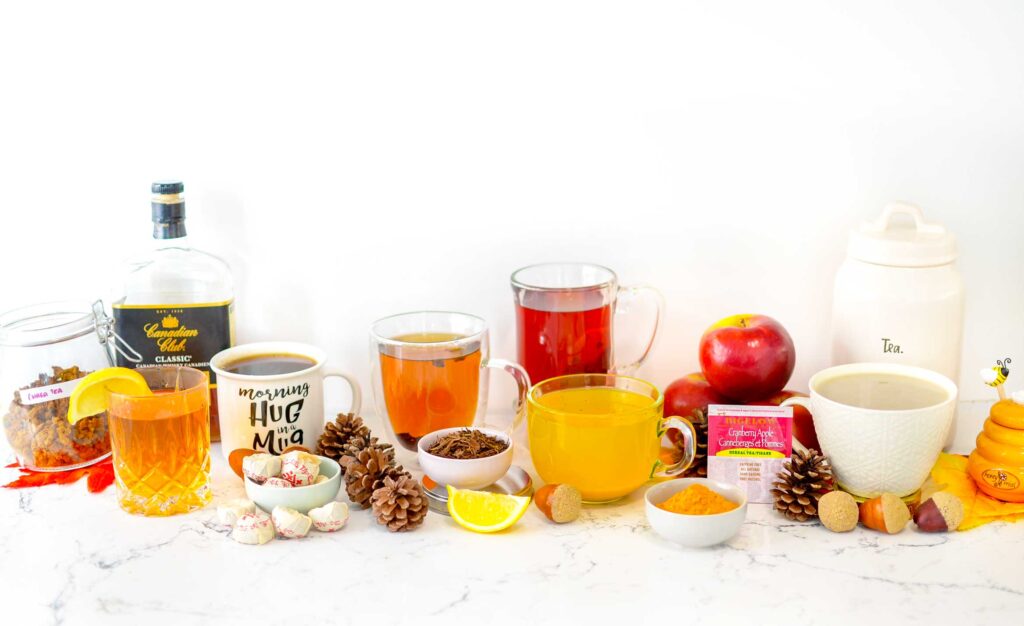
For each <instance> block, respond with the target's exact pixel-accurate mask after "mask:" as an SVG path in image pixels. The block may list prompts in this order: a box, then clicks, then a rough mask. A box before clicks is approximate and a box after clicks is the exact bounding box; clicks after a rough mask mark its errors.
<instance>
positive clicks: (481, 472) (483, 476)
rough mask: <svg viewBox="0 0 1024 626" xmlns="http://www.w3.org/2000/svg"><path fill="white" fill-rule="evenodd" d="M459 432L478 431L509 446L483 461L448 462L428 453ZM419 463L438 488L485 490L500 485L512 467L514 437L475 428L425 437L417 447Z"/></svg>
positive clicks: (437, 433) (440, 431) (489, 429)
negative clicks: (437, 444) (439, 441)
mask: <svg viewBox="0 0 1024 626" xmlns="http://www.w3.org/2000/svg"><path fill="white" fill-rule="evenodd" d="M460 430H477V431H480V432H482V433H484V434H485V435H490V436H491V437H494V438H496V439H501V440H502V441H504V442H505V443H507V444H508V447H507V448H505V449H504V450H503V451H501V452H499V453H498V454H495V455H493V456H488V457H484V458H482V459H446V458H444V457H440V456H436V455H433V454H430V453H429V452H427V450H428V449H429V448H430V446H432V445H434V443H436V442H437V440H438V439H440V438H441V437H444V436H445V435H447V434H448V433H454V432H457V431H460ZM416 447H417V451H416V454H417V460H419V462H420V469H422V470H423V473H424V474H426V475H427V476H429V477H430V480H432V481H434V482H435V483H437V484H439V485H451V486H452V487H455V488H456V489H483V488H484V487H489V486H490V485H493V484H494V483H496V482H498V479H500V478H501V477H502V476H504V475H505V474H507V473H508V470H509V468H510V467H512V437H511V436H510V435H509V434H508V433H506V432H503V431H500V430H495V429H493V428H475V427H473V426H470V427H464V426H460V427H457V428H442V429H441V430H435V431H434V432H432V433H430V434H428V435H424V436H423V437H421V438H420V440H419V443H418V444H417V446H416Z"/></svg>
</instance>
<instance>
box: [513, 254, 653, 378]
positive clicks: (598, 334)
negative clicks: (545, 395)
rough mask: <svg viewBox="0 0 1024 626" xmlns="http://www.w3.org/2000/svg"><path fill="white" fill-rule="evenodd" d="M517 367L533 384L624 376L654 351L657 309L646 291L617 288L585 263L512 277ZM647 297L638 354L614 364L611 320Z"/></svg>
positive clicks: (603, 271)
mask: <svg viewBox="0 0 1024 626" xmlns="http://www.w3.org/2000/svg"><path fill="white" fill-rule="evenodd" d="M512 291H513V293H514V295H515V305H516V338H517V342H518V347H519V362H520V363H521V364H522V365H523V367H525V368H526V371H527V372H529V373H530V379H531V380H534V381H541V380H547V379H548V378H554V377H555V376H564V375H566V374H584V373H590V374H608V373H611V372H615V373H619V374H630V373H632V372H634V371H636V369H637V368H638V367H640V365H641V364H642V363H643V362H644V360H645V359H646V358H647V355H648V354H649V353H650V351H651V347H652V346H653V345H654V338H655V336H656V335H657V333H658V323H659V320H660V319H661V313H662V309H663V305H662V298H661V294H660V293H659V292H658V291H657V290H656V289H654V288H652V287H622V286H620V285H619V283H618V278H617V277H616V276H615V272H613V271H611V270H610V269H608V268H606V267H601V266H600V265H592V264H589V263H542V264H540V265H530V266H528V267H524V268H522V269H520V270H517V271H516V272H514V273H513V274H512ZM640 296H647V297H650V298H652V299H653V300H654V301H655V304H656V306H657V314H656V315H655V317H654V324H653V326H652V328H651V330H650V336H649V338H648V340H647V341H646V343H645V347H644V348H643V352H642V353H641V354H640V357H639V358H638V359H636V360H635V361H632V362H628V363H621V364H620V363H616V361H615V358H614V342H613V337H612V331H613V325H614V319H613V318H615V317H616V316H619V315H621V314H623V313H625V312H626V310H627V308H628V307H627V306H625V303H627V302H630V301H633V300H635V299H636V298H637V297H640Z"/></svg>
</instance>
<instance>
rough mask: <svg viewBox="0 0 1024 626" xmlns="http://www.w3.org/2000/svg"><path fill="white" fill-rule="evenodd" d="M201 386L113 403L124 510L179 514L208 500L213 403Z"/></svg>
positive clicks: (116, 465)
mask: <svg viewBox="0 0 1024 626" xmlns="http://www.w3.org/2000/svg"><path fill="white" fill-rule="evenodd" d="M197 391H198V390H197ZM202 391H203V393H192V392H191V391H190V392H186V393H185V394H174V393H171V392H170V391H163V392H162V391H154V395H153V396H152V397H149V398H132V399H129V400H125V401H122V402H116V401H115V402H114V403H113V406H112V407H111V410H110V412H109V413H108V418H109V422H110V439H111V445H112V448H113V461H114V472H115V475H116V484H117V497H118V501H119V503H120V505H121V508H122V509H124V510H125V511H128V512H129V513H134V514H140V515H158V516H160V515H175V514H178V513H187V512H189V511H194V510H196V509H200V508H202V507H204V506H206V504H208V503H209V502H210V499H211V497H212V492H211V491H210V486H209V483H210V418H209V415H210V405H209V397H208V395H207V394H206V393H205V388H203V389H202Z"/></svg>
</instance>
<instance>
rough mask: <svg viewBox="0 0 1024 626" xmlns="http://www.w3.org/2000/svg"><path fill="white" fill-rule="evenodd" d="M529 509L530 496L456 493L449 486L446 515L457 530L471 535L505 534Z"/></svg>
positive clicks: (470, 491)
mask: <svg viewBox="0 0 1024 626" xmlns="http://www.w3.org/2000/svg"><path fill="white" fill-rule="evenodd" d="M529 506H530V498H529V496H510V495H506V494H503V493H490V492H488V491H472V490H470V489H456V488H455V487H452V486H451V485H448V512H449V513H451V516H452V519H453V520H455V521H456V522H457V523H458V524H459V526H462V527H463V528H466V529H468V530H472V531H473V532H477V533H495V532H498V531H499V530H505V529H506V528H508V527H509V526H511V525H512V524H515V523H516V522H518V521H519V518H520V517H522V516H523V513H525V512H526V509H527V507H529Z"/></svg>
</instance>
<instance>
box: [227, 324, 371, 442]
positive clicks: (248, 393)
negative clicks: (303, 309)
mask: <svg viewBox="0 0 1024 626" xmlns="http://www.w3.org/2000/svg"><path fill="white" fill-rule="evenodd" d="M278 354H283V355H295V356H298V357H304V358H306V359H309V360H310V361H311V364H310V366H309V367H308V368H306V369H302V370H299V371H297V372H291V373H287V374H275V375H248V374H238V373H233V372H229V371H227V370H226V369H225V367H230V365H231V364H233V363H238V362H240V361H244V360H246V359H249V358H253V357H257V356H261V355H278ZM326 361H327V354H326V353H325V352H324V351H323V350H321V349H319V348H315V347H313V346H310V345H306V344H302V343H295V342H291V341H267V342H262V343H250V344H245V345H241V346H235V347H234V348H228V349H227V350H223V351H221V352H218V353H217V354H216V355H214V357H213V358H212V359H210V369H212V370H213V371H214V372H216V374H217V403H218V409H219V411H218V413H219V419H220V439H221V452H222V453H223V454H224V458H228V457H229V455H230V454H231V452H232V451H234V450H237V449H239V448H242V449H251V450H256V451H257V452H270V453H272V454H281V452H282V451H283V450H284V449H285V448H287V447H289V446H303V447H305V448H307V449H308V450H310V451H315V450H316V447H317V441H318V440H319V439H320V435H321V434H323V431H324V423H325V416H324V379H325V378H329V377H332V376H333V377H337V378H342V379H344V380H345V381H346V382H347V383H348V384H349V386H350V387H351V388H352V408H351V409H350V410H351V412H352V413H359V409H360V408H361V407H362V392H361V391H360V389H359V383H358V382H357V381H356V379H355V378H354V377H352V376H350V375H348V374H345V373H342V372H339V371H336V370H331V369H328V368H326V367H325V366H324V364H325V362H326Z"/></svg>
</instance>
